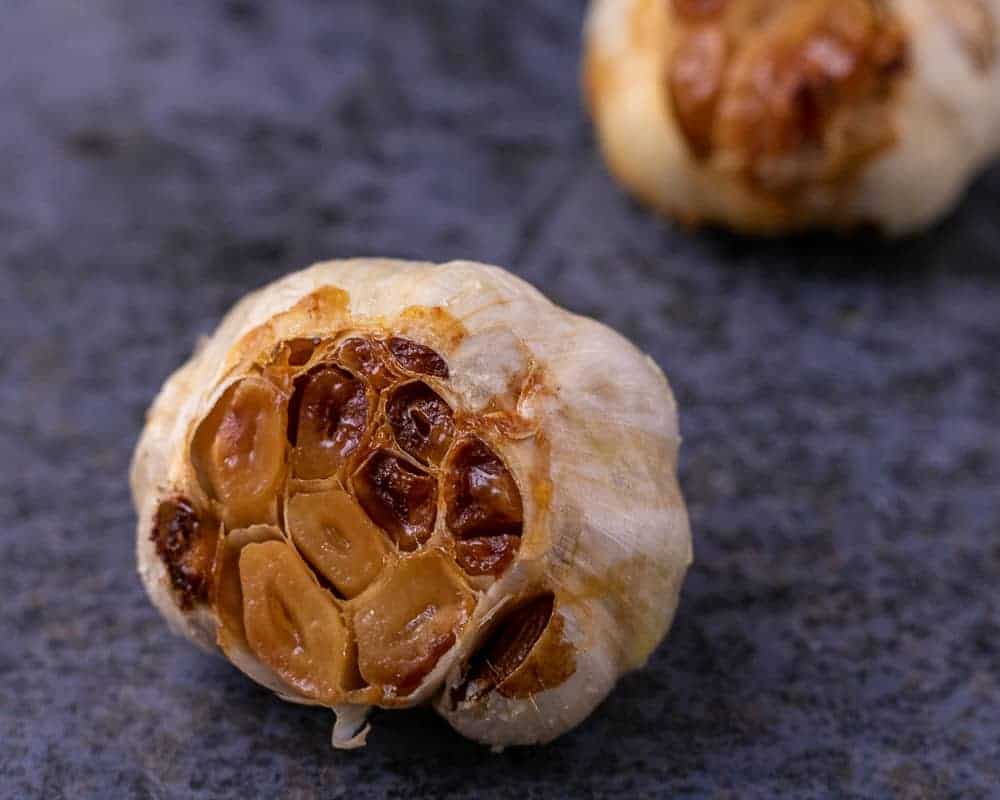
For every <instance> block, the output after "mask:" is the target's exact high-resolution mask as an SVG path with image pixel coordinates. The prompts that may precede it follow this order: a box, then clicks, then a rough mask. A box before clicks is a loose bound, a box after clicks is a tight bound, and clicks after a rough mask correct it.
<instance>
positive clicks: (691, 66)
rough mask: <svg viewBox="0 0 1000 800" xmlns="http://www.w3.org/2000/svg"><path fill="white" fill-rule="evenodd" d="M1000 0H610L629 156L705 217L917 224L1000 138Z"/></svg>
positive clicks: (599, 71) (617, 149)
mask: <svg viewBox="0 0 1000 800" xmlns="http://www.w3.org/2000/svg"><path fill="white" fill-rule="evenodd" d="M998 20H1000V0H594V2H593V3H592V6H591V12H590V16H589V20H588V25H587V31H586V64H585V84H586V90H587V98H588V102H589V105H590V108H591V111H592V114H593V116H594V120H595V124H596V126H597V128H598V132H599V134H600V138H601V141H602V145H603V148H604V151H605V154H606V156H607V158H608V161H609V163H610V165H611V168H612V170H613V171H614V172H615V174H616V175H617V176H618V177H619V178H620V179H621V180H622V181H623V183H625V184H626V185H627V186H628V187H629V188H630V189H632V190H633V191H635V192H636V193H637V194H639V195H640V197H642V198H643V199H644V200H646V201H647V202H649V203H650V204H652V205H654V206H656V207H658V208H660V209H661V210H663V211H664V212H666V213H668V214H670V215H671V216H677V217H680V218H682V219H684V220H687V221H691V222H701V221H705V222H711V223H722V224H725V225H729V226H732V227H735V228H738V229H742V230H747V231H763V232H775V231H783V230H789V229H799V228H805V227H811V226H828V227H851V226H857V225H860V224H871V225H874V226H876V227H879V228H881V229H884V230H886V231H888V232H905V231H907V230H912V229H913V228H916V227H920V226H922V225H925V224H928V223H929V222H931V221H933V220H934V219H936V218H938V217H939V216H941V215H942V214H943V213H945V212H946V211H947V210H948V209H950V208H951V206H952V205H953V204H954V202H955V200H956V198H957V196H958V194H959V192H960V191H961V189H962V188H963V187H964V185H965V184H966V182H967V181H968V180H969V177H970V175H971V174H972V173H973V172H975V171H976V170H978V169H979V168H980V167H981V166H982V165H983V164H984V163H985V162H986V161H988V160H989V159H991V158H993V157H995V156H996V155H997V154H998V152H1000V66H998V63H997V62H998V57H997V50H998V47H1000V42H998V36H1000V31H998Z"/></svg>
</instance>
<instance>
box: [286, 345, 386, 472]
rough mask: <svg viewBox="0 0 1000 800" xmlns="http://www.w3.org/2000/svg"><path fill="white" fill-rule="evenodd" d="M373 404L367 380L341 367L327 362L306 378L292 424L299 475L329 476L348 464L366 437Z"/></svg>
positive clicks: (295, 400)
mask: <svg viewBox="0 0 1000 800" xmlns="http://www.w3.org/2000/svg"><path fill="white" fill-rule="evenodd" d="M370 405H371V404H370V401H369V398H368V393H367V390H366V388H365V383H364V381H362V380H360V379H358V378H355V377H354V376H353V375H351V374H350V373H349V372H346V371H344V370H342V369H340V368H338V367H335V366H332V365H328V364H326V365H323V366H321V367H317V368H316V369H315V370H313V371H312V372H310V373H308V374H307V375H305V376H304V377H303V378H301V379H300V382H299V385H298V386H297V387H296V391H295V395H294V396H293V400H292V409H291V411H292V413H291V415H292V423H291V425H290V427H289V439H290V441H291V442H292V444H293V445H294V447H295V449H294V451H293V455H292V472H293V474H294V475H295V477H297V478H303V479H306V480H310V479H318V478H327V477H330V476H331V475H334V474H336V473H337V472H338V470H340V469H341V468H342V467H344V466H345V465H346V464H347V463H348V459H349V458H350V457H351V455H352V454H353V453H354V452H355V451H356V450H357V449H358V447H359V446H360V445H361V442H362V440H363V439H364V437H365V433H366V431H367V429H368V423H369V418H370V415H371V408H370Z"/></svg>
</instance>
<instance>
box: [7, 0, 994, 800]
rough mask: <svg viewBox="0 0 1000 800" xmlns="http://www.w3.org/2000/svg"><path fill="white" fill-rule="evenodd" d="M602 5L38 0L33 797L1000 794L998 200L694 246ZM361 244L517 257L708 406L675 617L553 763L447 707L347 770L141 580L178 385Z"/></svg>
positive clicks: (22, 287) (22, 81) (18, 761)
mask: <svg viewBox="0 0 1000 800" xmlns="http://www.w3.org/2000/svg"><path fill="white" fill-rule="evenodd" d="M582 6H583V4H582V2H562V3H555V2H553V0H522V2H520V3H515V4H498V3H465V2H461V0H454V1H453V2H444V1H443V0H422V2H419V3H404V2H399V1H398V0H384V1H382V2H376V1H375V0H364V1H362V0H358V1H357V2H337V3H332V2H328V3H321V2H306V1H305V0H282V2H281V3H263V2H260V3H257V2H251V1H250V0H231V1H230V2H224V3H223V2H208V0H197V1H195V0H184V1H183V2H181V0H171V2H152V0H85V1H84V0H79V1H78V2H69V1H68V0H67V1H65V2H56V1H55V0H6V2H5V3H4V8H3V15H2V20H0V53H2V56H0V58H2V61H0V64H2V66H0V119H2V124H0V153H2V155H0V298H2V314H0V465H2V467H0V469H2V470H3V473H2V477H0V530H2V537H3V538H2V541H3V557H2V560H0V581H2V585H3V588H4V602H3V610H2V612H0V795H2V796H3V797H10V798H24V797H44V798H80V797H134V798H140V797H143V798H145V797H150V798H174V797H177V798H180V797H213V796H227V795H228V796H240V797H253V796H261V797H279V796H280V797H288V798H312V797H348V798H358V799H360V798H367V797H382V796H386V797H407V798H408V797H419V796H436V797H449V796H462V795H478V796H481V797H501V798H518V800H527V798H533V797H552V796H558V795H562V794H572V795H573V796H582V797H587V796H594V797H597V796H616V797H632V796H652V795H668V794H669V795H673V796H684V797H733V798H735V797H740V798H743V797H767V796H774V795H778V794H781V795H783V796H787V797H795V798H809V797H842V796H850V797H878V798H881V797H899V798H936V797H952V796H962V797H996V796H998V794H997V792H998V789H997V787H998V785H1000V766H998V765H1000V616H998V611H1000V608H998V606H1000V601H998V593H997V592H998V589H997V587H998V585H1000V544H998V541H1000V540H998V532H1000V508H998V505H1000V498H998V495H1000V491H998V484H1000V426H998V420H1000V174H998V173H997V172H996V171H994V172H993V173H992V174H990V175H988V176H987V177H985V178H983V179H981V180H980V181H979V182H978V183H977V185H976V186H975V187H974V188H973V191H972V192H971V193H970V196H969V199H968V200H967V201H966V202H965V204H964V205H963V207H962V208H961V210H960V213H959V214H958V215H956V216H955V217H954V218H953V219H951V220H950V221H949V222H948V223H946V224H945V225H943V226H941V227H939V228H938V229H936V230H934V231H933V232H931V233H929V234H927V235H926V236H924V237H921V238H919V239H916V240H913V241H909V242H906V243H902V244H880V243H878V242H874V241H869V240H861V241H854V242H840V241H836V240H831V239H825V238H809V239H801V240H798V241H796V242H794V243H784V244H779V243H771V244H761V243H753V242H748V241H744V240H740V239H736V238H731V237H727V236H722V235H718V234H702V235H697V236H692V235H687V234H685V233H683V232H680V231H677V230H674V229H671V228H670V227H668V226H666V225H663V224H661V223H660V222H658V221H657V220H655V219H652V218H650V217H648V216H646V215H645V214H644V213H643V212H642V211H641V210H639V209H638V208H636V207H635V206H633V205H632V204H631V203H630V202H629V201H628V200H626V198H625V197H624V196H623V195H622V194H621V193H620V192H619V191H618V190H617V189H616V187H615V186H614V185H613V184H612V182H611V181H610V180H609V178H608V177H607V176H606V175H605V173H604V171H603V169H602V167H601V165H600V163H599V161H598V160H597V158H596V157H595V154H594V148H593V143H592V139H591V136H590V133H589V131H588V126H587V124H586V122H585V119H584V117H583V115H582V112H581V109H580V106H579V103H578V96H577V91H576V84H577V78H576V68H577V57H578V52H577V51H578V35H579V24H580V17H581V13H582V10H583V8H582ZM354 254H387V255H393V256H404V257H415V258H428V259H437V260H443V259H448V258H453V257H470V258H477V259H481V260H485V261H491V262H496V263H500V264H505V265H508V266H510V267H512V268H513V269H514V270H515V271H517V272H518V273H519V274H521V275H523V276H524V277H526V278H528V279H530V280H532V281H534V282H535V283H536V284H537V285H539V286H540V287H541V288H542V289H544V290H545V291H546V292H547V293H548V294H549V295H550V296H551V297H552V298H553V299H554V300H556V301H558V302H560V303H562V304H565V305H567V306H569V307H570V308H572V309H574V310H577V311H580V312H584V313H588V314H592V315H594V316H596V317H598V318H599V319H602V320H604V321H605V322H607V323H609V324H611V325H613V326H615V327H616V328H618V329H619V330H621V331H623V332H624V333H626V334H627V335H629V336H630V337H632V338H633V339H634V340H635V341H636V342H637V343H638V344H639V345H640V346H641V347H643V348H645V349H646V350H648V351H649V352H650V353H652V355H653V356H654V357H655V358H656V359H657V361H659V363H660V364H662V365H663V367H664V368H665V369H666V371H667V372H668V374H669V375H670V377H671V379H672V381H673V384H674V387H675V389H676V392H677V395H678V398H679V401H680V404H681V408H682V412H683V428H684V433H685V436H686V446H685V449H684V452H683V484H684V488H685V490H686V493H687V497H688V500H689V503H690V510H691V515H692V520H693V524H694V530H695V533H696V546H697V558H698V563H697V565H696V567H695V568H694V570H693V572H692V574H691V577H690V580H689V582H688V584H687V586H686V588H685V592H684V597H683V605H682V607H681V610H680V615H679V618H678V622H677V625H676V627H675V629H674V631H673V633H672V635H671V636H670V638H669V639H668V640H667V642H666V643H665V644H664V645H663V646H662V647H661V648H660V650H659V651H658V653H657V655H656V656H655V657H654V659H653V660H652V662H651V664H650V666H649V668H648V669H646V670H644V671H642V672H639V673H636V674H634V675H632V676H629V677H628V678H626V679H625V680H623V681H622V683H621V684H620V686H619V688H618V689H617V690H616V691H615V693H614V694H613V696H612V697H611V698H610V700H609V701H608V702H606V703H605V704H604V705H603V706H602V707H601V708H600V709H599V710H598V712H597V713H596V714H594V716H593V717H592V718H591V719H590V720H589V721H588V722H587V723H586V724H584V725H583V726H582V727H581V728H579V729H578V730H576V731H574V732H573V733H571V734H569V735H567V736H565V737H564V738H563V739H561V740H560V741H558V742H556V743H554V744H552V745H550V746H548V747H543V748H538V749H533V750H514V751H509V752H507V753H505V754H503V755H492V754H491V753H490V752H489V751H488V750H486V749H483V748H481V747H479V746H477V745H474V744H471V743H468V742H465V741H463V740H461V739H460V738H459V737H458V736H457V735H456V734H454V733H452V732H451V731H450V729H449V728H448V727H447V726H446V725H445V724H444V723H443V722H440V721H439V720H438V719H437V718H436V717H434V716H433V715H432V714H430V713H428V712H423V711H416V712H404V713H393V714H389V713H383V714H381V715H380V716H379V717H378V719H377V727H376V730H375V732H374V734H373V736H372V737H371V744H370V745H369V747H368V748H367V749H366V750H363V751H359V752H354V753H336V752H332V751H331V750H330V748H329V745H328V733H329V724H330V716H329V715H328V714H327V713H325V712H323V711H319V710H310V709H304V708H299V707H295V706H291V705H287V704H285V703H283V702H281V701H280V700H277V699H275V698H273V697H271V696H269V695H268V694H267V693H266V692H264V691H262V690H261V689H259V688H257V687H255V686H254V685H252V684H251V683H250V682H249V681H247V680H245V679H243V678H242V677H241V676H240V675H238V674H237V673H236V672H235V671H234V670H232V669H231V668H229V667H228V666H227V665H226V664H225V663H223V662H221V661H218V660H213V659H211V658H209V657H207V656H204V655H202V654H200V653H199V652H196V651H195V650H194V649H193V648H192V647H190V646H188V645H187V644H185V643H184V642H183V641H180V640H178V639H175V638H173V637H171V636H170V635H169V634H168V632H167V629H166V628H165V626H164V625H163V624H162V623H161V621H160V619H159V618H158V616H157V615H156V614H155V613H154V611H153V609H152V608H151V607H150V606H149V604H148V603H147V602H146V599H145V596H144V594H143V592H142V589H141V587H140V585H139V582H138V580H137V578H136V576H135V573H134V567H133V543H132V536H133V522H134V520H133V514H132V509H131V505H130V500H129V497H128V491H127V485H126V471H127V466H128V460H129V456H130V453H131V449H132V447H133V445H134V442H135V439H136V436H137V434H138V431H139V428H140V424H141V422H142V417H143V412H144V410H145V408H146V406H147V405H148V403H149V402H150V400H151V399H152V397H153V394H154V393H155V391H156V389H157V388H158V386H159V385H160V383H161V382H162V380H163V379H164V378H165V377H166V375H167V374H168V373H169V372H170V371H171V370H172V369H173V368H175V367H176V366H177V365H178V364H180V363H181V361H182V360H183V359H184V358H185V357H186V355H187V353H188V352H189V351H190V350H191V347H192V345H193V344H194V343H195V341H196V339H197V337H198V336H200V335H202V334H204V333H206V332H208V331H209V330H211V328H212V326H213V325H214V324H215V322H216V321H217V320H218V318H219V316H220V315H221V314H222V313H223V311H224V310H225V309H226V308H227V307H228V306H229V304H230V303H231V302H233V301H234V300H235V299H236V298H237V297H238V296H240V295H241V294H243V293H244V292H245V291H247V290H248V289H250V288H252V287H255V286H257V285H259V284H261V283H264V282H266V281H268V280H270V279H272V278H274V277H276V276H278V275H280V274H282V273H284V272H286V271H289V270H291V269H294V268H298V267H302V266H305V265H306V264H308V263H309V262H311V261H314V260H317V259H321V258H326V257H335V256H348V255H354Z"/></svg>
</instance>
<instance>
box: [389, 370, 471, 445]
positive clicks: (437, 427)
mask: <svg viewBox="0 0 1000 800" xmlns="http://www.w3.org/2000/svg"><path fill="white" fill-rule="evenodd" d="M386 418H387V419H388V421H389V425H390V426H391V427H392V432H393V435H394V437H395V440H396V444H397V445H399V447H400V448H402V450H403V451H405V452H406V453H408V454H409V455H411V456H413V457H414V458H415V459H417V460H418V461H420V462H422V463H424V464H438V463H439V462H440V461H441V459H442V458H444V455H445V453H447V452H448V448H449V447H450V445H451V439H452V436H453V435H454V432H455V422H454V415H453V413H452V410H451V408H450V407H449V406H448V404H447V403H446V402H445V401H444V399H442V398H441V396H440V395H438V394H437V392H435V391H434V390H433V389H431V387H429V386H428V385H427V384H426V383H423V382H421V381H416V382H414V383H405V384H403V385H401V386H398V387H397V388H396V389H395V390H394V391H393V392H392V394H391V395H390V396H389V399H388V400H387V401H386Z"/></svg>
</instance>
